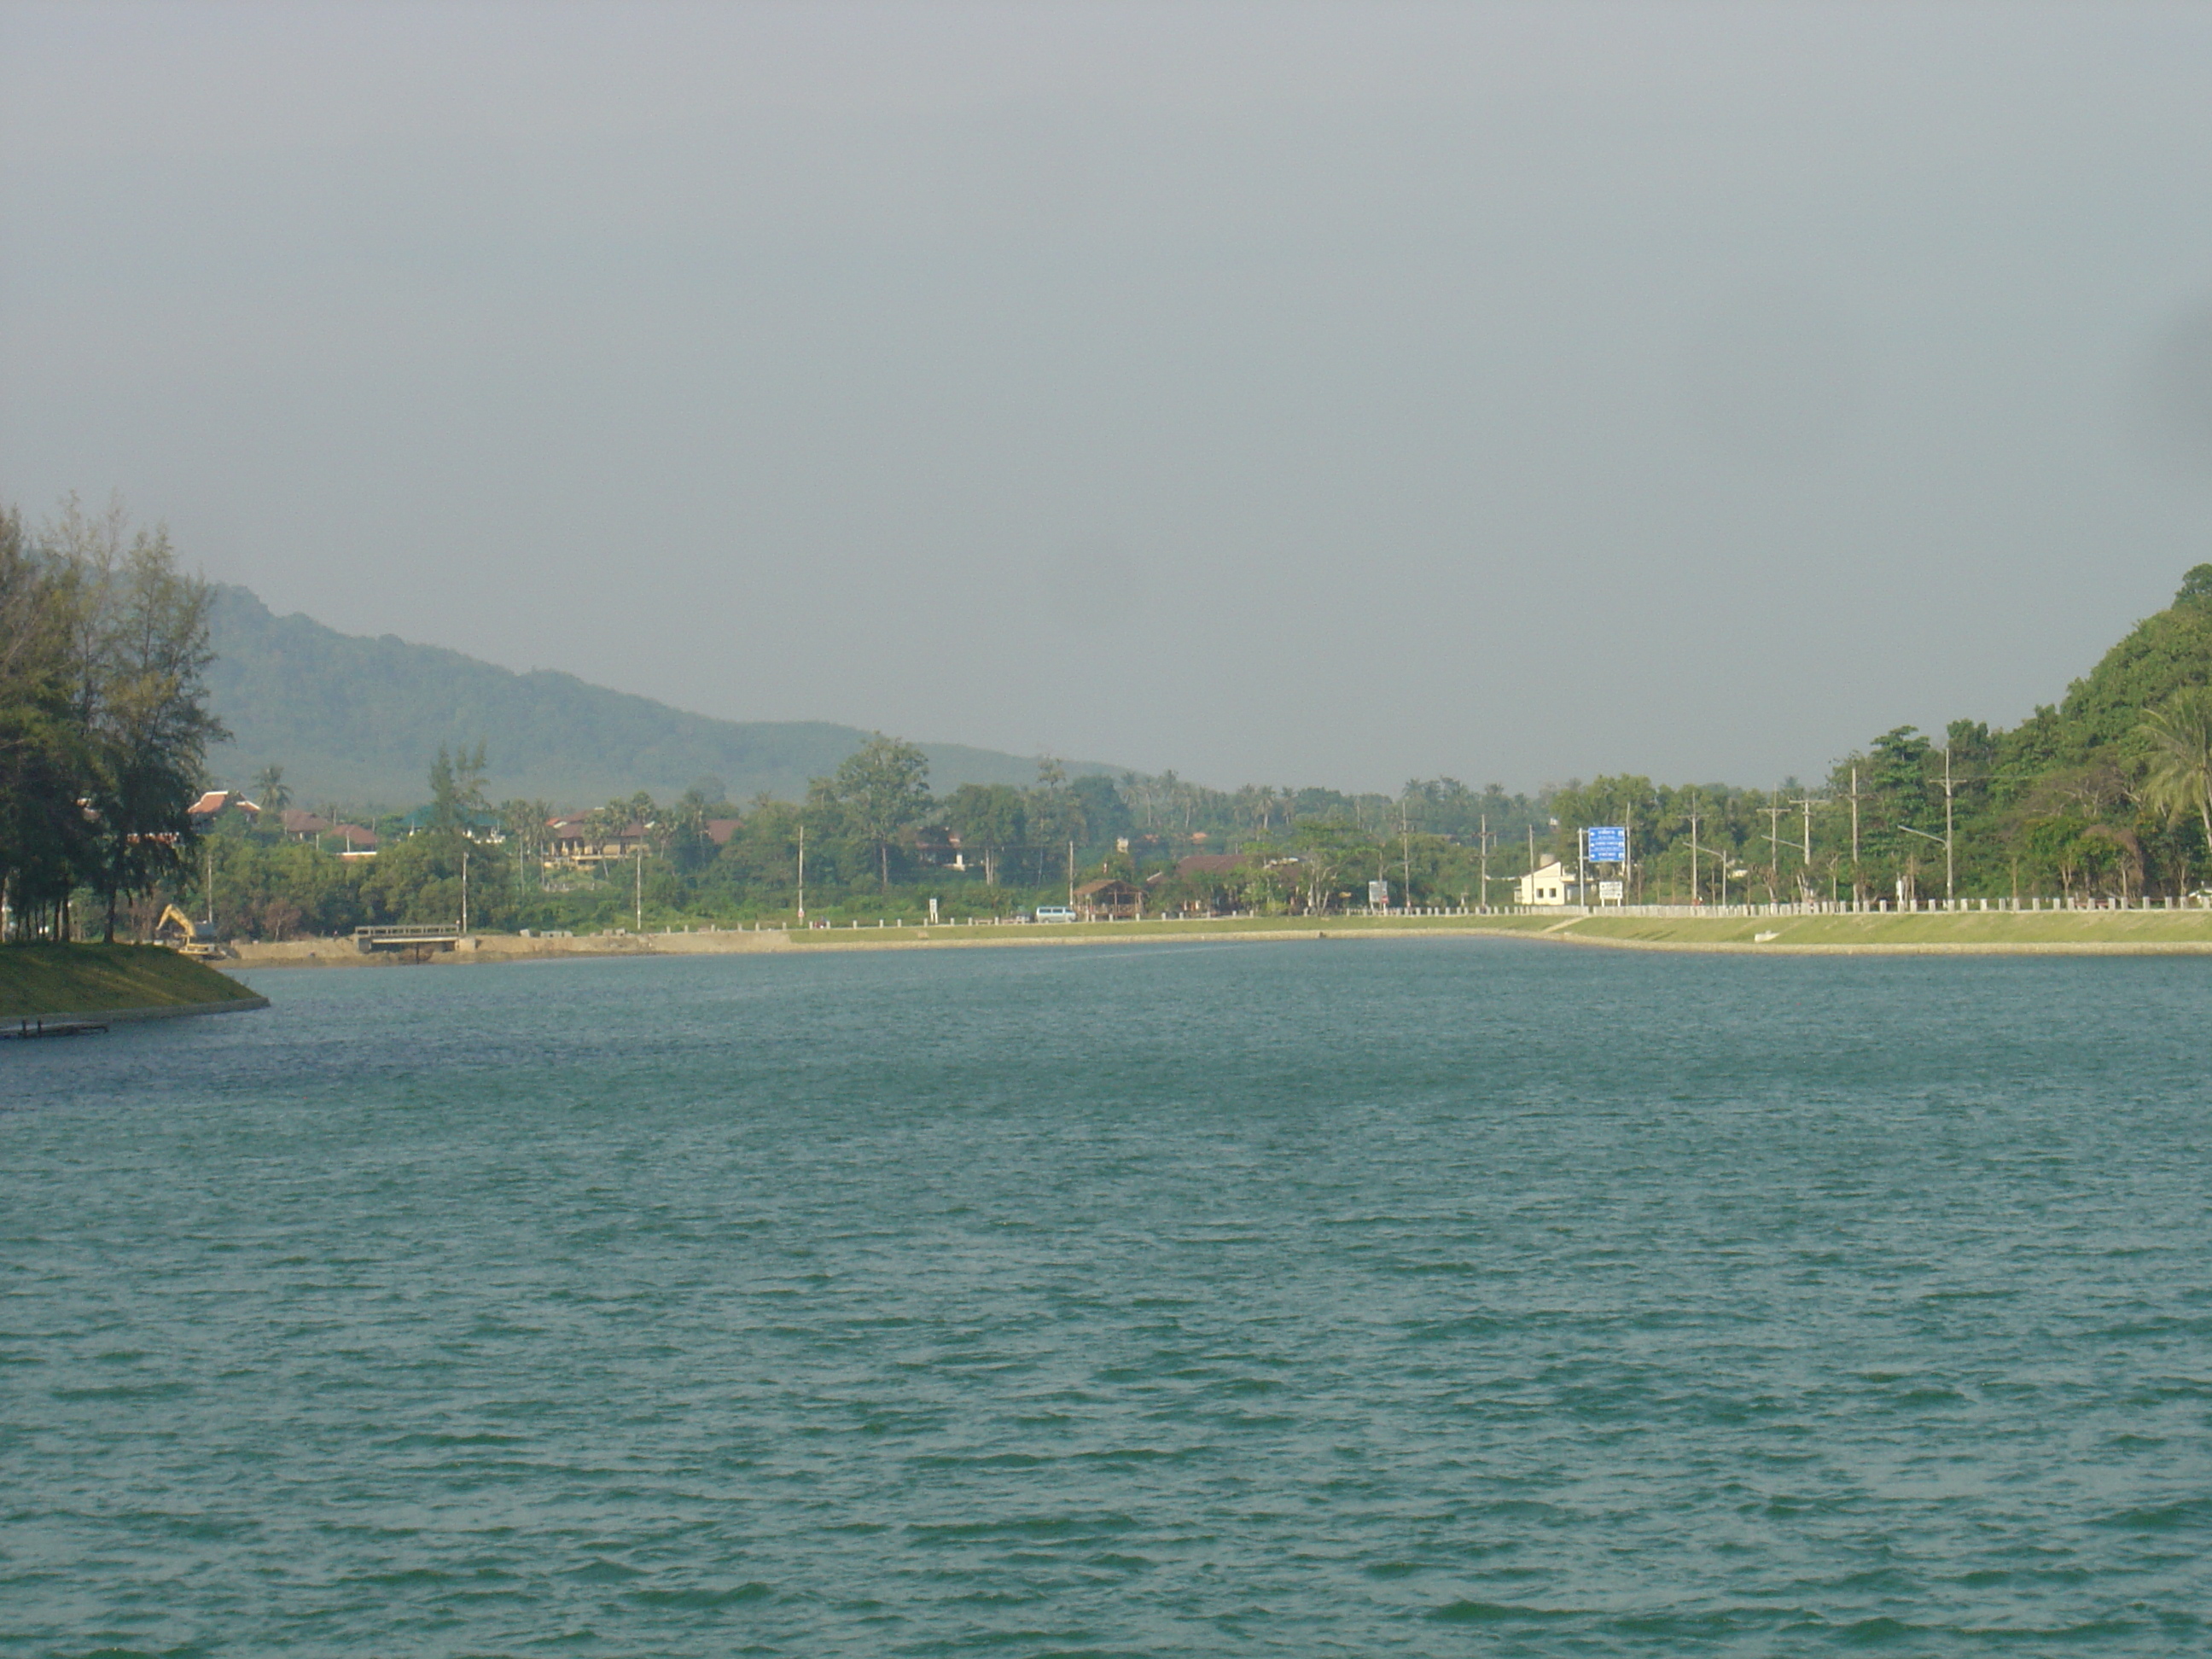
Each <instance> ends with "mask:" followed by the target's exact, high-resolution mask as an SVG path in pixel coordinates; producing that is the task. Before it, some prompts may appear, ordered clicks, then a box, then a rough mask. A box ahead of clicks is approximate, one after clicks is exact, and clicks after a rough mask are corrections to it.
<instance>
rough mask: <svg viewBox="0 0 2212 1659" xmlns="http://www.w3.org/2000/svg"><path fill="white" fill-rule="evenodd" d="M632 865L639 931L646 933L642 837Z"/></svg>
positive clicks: (639, 839) (643, 839) (643, 841)
mask: <svg viewBox="0 0 2212 1659" xmlns="http://www.w3.org/2000/svg"><path fill="white" fill-rule="evenodd" d="M630 865H631V873H632V874H633V875H634V876H635V879H636V883H637V890H636V896H635V902H636V904H637V931H638V932H639V933H643V932H644V931H645V838H644V837H643V836H639V837H638V842H637V856H636V857H635V858H633V859H632V860H630Z"/></svg>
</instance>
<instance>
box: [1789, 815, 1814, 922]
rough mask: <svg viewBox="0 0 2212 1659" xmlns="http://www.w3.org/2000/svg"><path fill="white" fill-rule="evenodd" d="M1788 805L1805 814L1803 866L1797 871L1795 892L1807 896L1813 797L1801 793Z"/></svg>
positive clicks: (1810, 882)
mask: <svg viewBox="0 0 2212 1659" xmlns="http://www.w3.org/2000/svg"><path fill="white" fill-rule="evenodd" d="M1790 805H1793V806H1796V807H1797V808H1798V809H1799V810H1801V811H1802V812H1803V813H1804V815H1805V844H1804V848H1803V849H1802V857H1803V859H1804V866H1803V867H1802V869H1800V870H1799V871H1798V872H1797V892H1798V896H1799V897H1800V898H1809V897H1810V896H1811V894H1812V891H1813V798H1812V797H1811V796H1810V795H1801V796H1799V797H1798V798H1797V799H1796V800H1794V801H1792V802H1791V803H1790Z"/></svg>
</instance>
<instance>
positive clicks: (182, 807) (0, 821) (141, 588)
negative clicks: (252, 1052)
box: [0, 497, 225, 939]
mask: <svg viewBox="0 0 2212 1659" xmlns="http://www.w3.org/2000/svg"><path fill="white" fill-rule="evenodd" d="M209 602H210V594H209V590H208V587H207V585H206V584H205V583H204V582H203V581H201V580H198V579H197V578H195V577H191V576H187V575H185V574H182V573H181V572H180V571H179V569H178V568H177V561H176V556H175V552H174V550H173V549H172V547H171V546H170V544H169V538H168V534H167V531H166V530H163V529H161V528H159V527H156V528H155V529H152V530H144V529H134V528H133V527H132V526H131V524H130V522H129V520H128V519H127V517H126V516H125V513H124V511H123V509H122V507H120V506H119V505H118V506H111V507H109V508H108V509H107V510H106V511H105V512H103V513H88V512H87V511H86V510H85V509H84V508H83V507H82V505H81V504H80V503H79V502H78V501H76V499H75V498H74V497H72V498H71V499H70V501H68V502H67V503H66V504H65V505H64V507H63V508H62V510H61V512H60V513H59V515H58V517H57V518H56V519H55V520H53V521H52V522H51V523H49V524H46V525H45V526H38V527H36V528H33V527H32V526H27V525H26V524H25V523H24V521H23V520H22V517H21V514H20V513H17V512H16V511H15V510H14V509H12V508H0V918H4V932H5V934H6V936H7V937H9V938H10V939H36V938H48V939H66V938H69V937H71V936H72V935H73V934H74V933H76V932H78V931H80V930H81V928H82V919H81V918H79V917H78V916H77V915H76V914H75V912H76V910H77V908H79V907H80V906H81V905H82V902H84V901H85V900H89V901H90V902H91V903H92V904H93V905H94V907H95V908H96V915H97V924H98V927H99V928H100V932H101V933H102V934H103V935H104V936H106V937H107V938H111V939H112V938H113V937H114V935H115V933H116V931H117V928H118V922H119V921H122V920H123V919H124V913H125V910H126V908H129V907H130V906H131V905H132V904H133V902H137V901H141V900H143V899H144V898H145V897H146V896H148V895H149V894H151V893H153V892H155V890H159V889H161V887H163V886H164V884H168V883H171V882H173V881H174V880H175V879H177V878H179V875H180V874H181V873H182V872H183V871H184V870H185V867H186V865H187V863H188V861H189V854H190V853H191V848H192V845H193V840H194V835H193V827H192V823H191V811H190V809H191V805H192V801H193V799H194V797H195V795H196V794H197V792H198V787H199V783H200V778H201V773H202V771H203V769H204V763H205V759H206V754H207V749H208V746H209V744H211V743H214V742H216V741H217V740H219V739H220V738H222V737H223V736H224V735H225V733H224V732H223V730H222V726H221V725H220V723H219V722H218V721H217V720H216V718H215V716H214V715H213V714H212V713H210V710H209V708H208V703H207V693H206V687H205V684H204V678H203V676H204V671H205V670H206V668H207V665H208V663H209V661H210V656H209V651H208V606H209Z"/></svg>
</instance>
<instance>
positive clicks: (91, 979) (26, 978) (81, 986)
mask: <svg viewBox="0 0 2212 1659" xmlns="http://www.w3.org/2000/svg"><path fill="white" fill-rule="evenodd" d="M259 1000H260V999H259V998H258V996H256V995H255V994H254V993H253V992H252V991H249V990H247V989H246V987H244V986H243V985H240V983H239V982H238V981H236V980H234V979H232V978H231V977H230V976H229V975H227V974H219V973H217V972H216V970H215V969H212V968H210V967H209V966H207V965H206V964H205V963H198V962H193V961H191V960H190V959H189V958H187V957H180V956H179V955H178V954H177V953H176V952H175V951H167V950H164V949H162V948H161V946H160V945H0V1018H5V1019H35V1018H40V1017H43V1016H50V1015H53V1014H62V1013H68V1014H95V1013H103V1012H110V1011H112V1010H115V1009H120V1008H182V1007H191V1006H198V1005H202V1004H205V1003H211V1002H258V1001H259Z"/></svg>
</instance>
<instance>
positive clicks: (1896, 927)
mask: <svg viewBox="0 0 2212 1659" xmlns="http://www.w3.org/2000/svg"><path fill="white" fill-rule="evenodd" d="M1321 933H1325V934H1327V935H1328V937H1329V938H1331V939H1346V938H1354V937H1361V936H1376V935H1381V936H1388V935H1391V934H1405V935H1409V936H1422V935H1436V934H1446V933H1489V934H1518V935H1522V936H1523V937H1539V936H1540V937H1542V938H1545V939H1563V940H1569V941H1572V942H1576V943H1580V944H1586V945H1623V946H1629V947H1639V946H1640V947H1643V948H1644V949H1661V950H1689V951H1696V950H1743V951H2049V952H2051V953H2054V954H2064V953H2065V952H2067V951H2084V952H2091V951H2168V950H2170V951H2212V911H2207V910H2175V911H2159V910H2074V911H2060V910H2045V911H2015V912H2008V911H1995V910H1992V911H1988V912H1980V911H1959V912H1956V913H1933V912H1931V913H1928V914H1922V915H1833V916H1754V917H1741V916H1680V917H1661V916H1621V915H1613V916H1607V915H1595V916H1579V917H1569V916H1561V915H1509V916H1239V917H1234V918H1225V919H1223V920H1219V921H1145V922H1095V923H1087V924H1086V923H1075V924H1073V925H1066V924H1061V925H1057V926H1044V927H1035V926H1032V927H1018V928H1007V927H975V928H969V927H880V928H878V927H858V928H853V927H824V928H816V929H812V930H799V931H794V932H793V933H792V935H791V942H792V943H793V945H802V946H811V947H813V948H815V949H832V950H834V949H841V948H842V949H853V948H855V947H860V948H866V947H869V946H874V945H966V944H974V945H1006V944H1020V945H1048V944H1054V943H1074V942H1078V941H1085V940H1105V939H1172V938H1193V939H1220V938H1225V937H1238V938H1249V937H1254V936H1265V935H1267V934H1276V935H1279V936H1281V937H1284V938H1286V939H1289V938H1296V939H1311V938H1313V937H1315V936H1316V934H1321Z"/></svg>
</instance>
